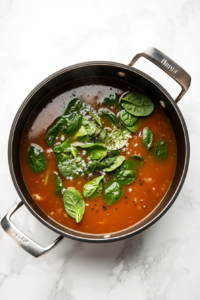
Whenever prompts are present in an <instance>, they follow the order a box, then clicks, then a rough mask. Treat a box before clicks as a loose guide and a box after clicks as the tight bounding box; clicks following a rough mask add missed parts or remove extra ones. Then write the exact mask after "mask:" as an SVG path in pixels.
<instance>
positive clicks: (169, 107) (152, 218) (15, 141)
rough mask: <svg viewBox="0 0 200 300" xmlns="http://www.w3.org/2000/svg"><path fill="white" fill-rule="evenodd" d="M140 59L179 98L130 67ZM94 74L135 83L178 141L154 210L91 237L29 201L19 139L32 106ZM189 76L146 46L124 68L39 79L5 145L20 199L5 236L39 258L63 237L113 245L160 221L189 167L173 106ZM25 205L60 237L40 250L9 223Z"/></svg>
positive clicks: (99, 66) (104, 66) (75, 69)
mask: <svg viewBox="0 0 200 300" xmlns="http://www.w3.org/2000/svg"><path fill="white" fill-rule="evenodd" d="M140 57H145V58H146V59H148V60H150V61H151V62H152V63H154V64H156V65H157V66H158V67H159V68H161V69H162V70H163V71H165V72H166V73H167V74H168V75H169V76H171V77H172V78H173V79H174V80H176V82H177V83H178V84H180V85H181V87H182V90H181V93H180V94H179V96H178V97H177V98H176V99H175V101H174V99H172V97H171V96H170V95H169V94H168V92H167V91H166V90H165V89H164V88H163V87H162V86H161V85H160V84H159V83H158V82H157V81H155V80H154V79H152V78H151V77H150V76H148V75H147V74H145V73H143V72H141V71H139V70H137V69H135V68H133V67H132V66H133V65H134V63H135V62H136V61H137V60H138V58H140ZM91 76H92V77H94V76H97V77H98V76H103V77H110V78H113V79H115V78H116V79H117V78H121V79H122V80H123V81H126V82H128V83H134V85H135V86H137V87H138V88H140V89H142V90H144V91H145V92H146V93H147V94H149V95H150V96H151V97H152V98H153V99H154V100H155V101H156V102H158V103H159V105H161V107H162V108H163V110H164V111H165V113H166V114H167V116H168V118H169V120H170V122H171V124H172V126H173V129H174V132H175V136H176V141H177V150H178V158H177V168H176V172H175V176H174V179H173V181H172V184H171V186H170V188H169V190H168V192H167V194H166V195H165V197H164V198H163V200H162V201H161V203H160V204H159V205H158V206H157V208H156V209H155V210H154V211H153V212H152V213H151V214H150V215H149V216H147V217H146V218H145V219H143V220H142V221H141V222H139V223H137V224H135V225H133V226H131V227H129V228H126V229H124V230H121V231H118V232H113V233H109V234H89V233H82V232H78V231H75V230H72V229H70V228H67V227H64V226H63V225H61V224H59V223H57V222H56V221H54V220H53V219H51V218H50V217H49V216H48V215H46V214H45V213H44V212H43V211H42V210H41V209H40V208H39V207H38V206H37V205H36V203H35V202H34V201H33V199H32V198H31V196H30V194H29V192H28V190H27V188H26V185H25V183H24V180H23V177H22V173H21V169H20V160H19V151H20V141H21V135H22V132H23V129H24V126H25V124H26V121H27V120H28V118H29V116H30V114H31V112H32V111H33V109H34V108H35V106H36V105H37V104H38V103H39V102H40V101H42V99H43V98H44V97H45V96H46V95H47V94H48V93H50V92H52V91H53V90H55V89H57V88H58V87H60V86H61V85H63V84H65V83H67V82H71V81H72V80H75V79H80V78H86V77H91ZM190 82H191V77H190V75H189V74H188V73H187V72H186V71H185V70H183V69H182V68H181V67H180V66H179V65H178V64H176V63H175V62H174V61H173V60H171V59H170V58H169V57H168V56H167V55H165V54H163V53H162V52H161V51H159V50H157V49H155V48H149V49H147V50H146V51H144V52H142V53H140V54H137V55H136V56H135V57H134V58H133V60H132V61H131V63H130V64H129V65H128V66H127V65H124V64H120V63H115V62H107V61H94V62H86V63H81V64H76V65H73V66H70V67H67V68H64V69H62V70H60V71H58V72H56V73H54V74H52V75H50V76H49V77H48V78H46V79H45V80H43V81H42V82H41V83H40V84H38V85H37V86H36V87H35V88H34V89H33V90H32V91H31V93H30V94H29V95H28V96H27V97H26V99H25V100H24V102H23V103H22V105H21V106H20V108H19V110H18V112H17V114H16V116H15V118H14V121H13V124H12V127H11V131H10V136H9V142H8V162H9V168H10V173H11V177H12V180H13V183H14V185H15V188H16V190H17V192H18V194H19V196H20V198H21V201H20V202H19V203H18V204H17V205H16V206H15V207H13V209H11V211H10V212H8V214H7V215H6V216H5V217H4V218H3V219H2V221H1V225H2V227H3V229H4V230H5V232H7V234H8V235H9V236H10V237H11V238H12V239H13V240H14V241H15V242H16V243H17V244H18V245H19V246H20V247H22V248H23V249H24V250H26V251H27V252H29V253H30V254H31V255H33V256H35V257H39V256H41V255H42V254H45V253H46V252H48V251H49V250H51V249H52V248H54V247H55V246H56V245H58V243H59V242H61V241H62V240H63V239H64V237H68V238H72V239H75V240H79V241H83V242H111V241H118V240H121V239H124V238H127V237H130V236H132V235H135V234H137V233H139V232H141V231H143V230H144V229H146V228H148V227H149V226H151V225H152V224H154V223H155V222H156V221H157V220H158V219H160V218H161V217H162V216H163V215H164V213H165V212H166V211H167V210H168V209H169V207H170V206H171V205H172V203H173V202H174V201H175V199H176V198H177V196H178V194H179V192H180V190H181V188H182V186H183V183H184V180H185V177H186V174H187V170H188V164H189V152H190V145H189V137H188V132H187V127H186V124H185V121H184V118H183V116H182V114H181V112H180V110H179V108H178V106H177V102H178V101H179V100H180V99H181V97H182V96H183V95H184V94H185V93H186V91H187V90H188V88H189V86H190ZM23 204H24V205H25V206H26V207H27V208H28V209H29V211H30V212H31V213H32V214H33V215H34V216H35V217H36V218H37V219H38V220H39V221H40V222H42V223H43V224H44V225H46V226H47V227H49V228H50V229H52V230H53V231H55V232H57V233H58V234H59V235H60V236H59V237H58V238H57V239H56V240H55V241H54V242H53V243H52V244H51V245H49V246H48V247H41V246H40V245H38V244H37V243H35V242H34V241H33V240H32V239H30V238H29V237H27V236H26V235H25V234H24V233H23V232H22V231H21V230H19V229H18V228H17V227H16V226H15V225H14V223H13V222H12V221H11V220H10V218H11V216H12V214H13V213H14V212H15V211H16V210H18V209H19V208H20V207H21V206H22V205H23Z"/></svg>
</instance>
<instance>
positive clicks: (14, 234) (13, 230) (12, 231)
mask: <svg viewBox="0 0 200 300" xmlns="http://www.w3.org/2000/svg"><path fill="white" fill-rule="evenodd" d="M22 205H23V202H22V201H20V202H19V203H17V205H15V206H14V207H13V208H12V209H11V210H10V211H9V212H8V213H7V215H5V217H4V218H3V219H2V221H1V226H2V227H3V229H4V230H5V232H6V233H7V234H8V235H9V236H10V237H11V238H12V239H13V240H14V241H15V242H16V243H17V244H18V245H19V246H20V247H21V248H23V249H24V250H25V251H26V252H28V253H29V254H31V255H33V256H35V257H39V256H41V255H43V254H45V253H47V252H48V251H50V250H51V249H53V248H54V247H55V246H57V245H58V244H59V243H60V242H61V241H62V240H63V239H64V237H63V236H59V237H58V238H57V239H56V240H55V241H54V242H53V243H52V244H51V245H49V246H48V247H45V248H44V247H42V246H40V245H38V244H37V243H36V242H34V241H33V240H32V239H30V238H29V237H28V236H26V235H25V234H24V233H23V232H22V231H21V230H19V228H17V227H16V226H15V225H14V223H13V222H12V221H11V220H10V218H11V216H12V215H13V214H14V212H15V211H16V210H18V209H19V208H20V207H21V206H22Z"/></svg>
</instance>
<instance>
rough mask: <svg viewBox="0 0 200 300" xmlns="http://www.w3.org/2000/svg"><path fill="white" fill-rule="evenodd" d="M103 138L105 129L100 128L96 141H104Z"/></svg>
mask: <svg viewBox="0 0 200 300" xmlns="http://www.w3.org/2000/svg"><path fill="white" fill-rule="evenodd" d="M105 138H106V129H105V128H102V129H101V131H100V133H99V136H98V141H99V142H104V141H105Z"/></svg>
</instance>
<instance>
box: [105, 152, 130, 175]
mask: <svg viewBox="0 0 200 300" xmlns="http://www.w3.org/2000/svg"><path fill="white" fill-rule="evenodd" d="M124 160H125V157H124V156H122V155H119V156H117V158H116V159H115V161H114V162H113V163H112V164H111V165H110V166H109V167H107V168H105V169H103V171H104V172H112V171H114V170H115V169H117V168H118V167H119V166H120V165H121V164H122V163H123V161H124Z"/></svg>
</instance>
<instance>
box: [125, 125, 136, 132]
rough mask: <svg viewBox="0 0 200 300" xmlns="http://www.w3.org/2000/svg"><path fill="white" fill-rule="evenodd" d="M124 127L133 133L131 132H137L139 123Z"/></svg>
mask: <svg viewBox="0 0 200 300" xmlns="http://www.w3.org/2000/svg"><path fill="white" fill-rule="evenodd" d="M124 126H125V127H126V128H127V129H128V130H129V131H131V132H136V131H137V130H138V125H137V123H136V124H134V125H133V126H127V125H125V124H124Z"/></svg>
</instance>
